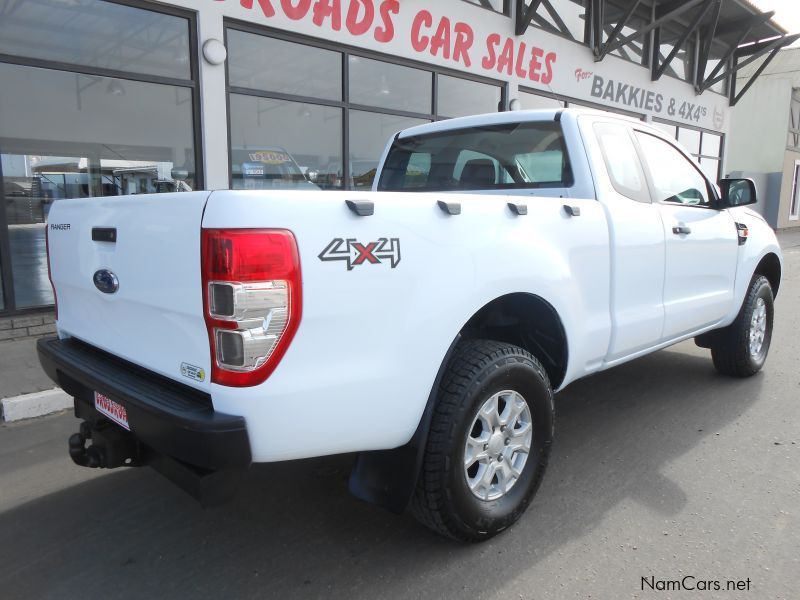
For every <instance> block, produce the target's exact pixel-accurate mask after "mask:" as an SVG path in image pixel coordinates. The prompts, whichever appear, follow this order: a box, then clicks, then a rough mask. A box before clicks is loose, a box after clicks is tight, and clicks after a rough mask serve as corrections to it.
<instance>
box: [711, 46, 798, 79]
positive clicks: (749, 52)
mask: <svg viewBox="0 0 800 600" xmlns="http://www.w3.org/2000/svg"><path fill="white" fill-rule="evenodd" d="M797 39H800V33H795V34H794V35H784V36H781V37H779V38H777V39H772V40H767V41H765V42H759V43H757V44H753V47H752V48H750V47H748V46H745V47H744V48H735V49H734V50H735V51H734V64H733V65H732V66H731V67H729V68H728V69H726V70H725V72H724V73H722V74H721V75H717V76H716V77H714V78H713V79H712V78H711V75H709V76H708V77H707V78H706V80H705V82H704V83H703V89H706V88H708V87H710V86H712V85H714V84H715V83H717V82H718V81H722V80H723V79H725V78H726V77H727V76H728V75H730V76H731V77H732V78H733V77H734V76H735V75H736V72H737V71H738V70H739V69H741V68H742V67H746V66H747V65H749V64H750V63H751V62H753V61H754V60H757V59H758V58H760V57H761V56H763V55H764V54H766V53H767V52H771V51H772V50H779V49H781V48H783V47H784V46H788V45H789V44H791V43H792V42H794V41H796V40H797ZM756 47H757V48H756ZM740 56H747V57H748V58H747V59H746V60H744V61H743V62H741V63H739V62H738V60H739V57H740ZM770 60H772V59H770ZM720 64H722V63H720ZM718 66H719V65H718ZM762 70H763V69H762ZM732 87H733V86H731V88H732Z"/></svg>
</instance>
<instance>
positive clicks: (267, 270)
mask: <svg viewBox="0 0 800 600" xmlns="http://www.w3.org/2000/svg"><path fill="white" fill-rule="evenodd" d="M202 269H203V310H204V312H205V315H204V316H205V320H206V326H207V327H208V337H209V341H210V344H211V381H213V382H214V383H219V384H221V385H228V386H234V387H244V386H250V385H257V384H259V383H262V382H263V381H264V380H266V379H267V377H269V376H270V374H271V373H272V372H273V371H274V370H275V367H276V366H277V365H278V363H279V362H280V360H281V358H283V355H284V354H285V352H286V349H287V348H288V346H289V344H290V343H291V341H292V338H293V337H294V334H295V332H296V331H297V326H298V325H299V324H300V316H301V312H302V293H301V282H300V257H299V255H298V252H297V242H296V240H295V238H294V235H292V232H290V231H287V230H285V229H204V230H203V233H202Z"/></svg>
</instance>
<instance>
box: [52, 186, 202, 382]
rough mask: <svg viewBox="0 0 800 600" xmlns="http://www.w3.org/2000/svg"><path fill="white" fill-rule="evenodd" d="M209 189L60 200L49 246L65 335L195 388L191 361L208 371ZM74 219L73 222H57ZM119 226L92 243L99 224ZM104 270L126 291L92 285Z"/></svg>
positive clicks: (62, 332) (56, 204)
mask: <svg viewBox="0 0 800 600" xmlns="http://www.w3.org/2000/svg"><path fill="white" fill-rule="evenodd" d="M208 196H209V192H176V193H171V194H154V195H138V196H119V197H107V198H86V199H80V200H59V201H58V202H55V203H54V204H53V207H52V209H51V213H50V215H49V219H48V223H49V225H48V245H49V256H50V267H51V272H52V278H53V284H54V286H55V289H56V293H57V301H58V330H59V333H60V335H61V336H69V337H76V338H78V339H80V340H82V341H85V342H87V343H90V344H92V345H94V346H96V347H98V348H100V349H102V350H105V351H107V352H110V353H112V354H115V355H117V356H120V357H121V358H124V359H126V360H128V361H130V362H133V363H135V364H138V365H140V366H143V367H146V368H148V369H150V370H152V371H155V372H156V373H159V374H160V375H164V376H166V377H170V378H173V379H177V380H179V381H181V382H182V383H185V384H187V385H190V386H192V387H195V388H198V389H203V390H208V387H209V378H208V377H205V378H204V380H203V381H198V380H197V379H190V378H187V377H181V373H180V370H181V364H182V363H187V364H190V365H192V366H194V367H198V368H200V369H203V370H204V372H205V373H210V372H211V371H210V363H211V355H210V353H209V343H208V332H207V331H206V325H205V321H204V319H203V297H202V293H201V290H202V286H201V281H200V223H201V220H202V216H203V208H204V207H205V204H206V200H207V198H208ZM59 224H69V229H58V228H57V226H58V225H59ZM94 227H115V228H116V229H117V241H116V243H113V244H112V243H108V242H95V241H92V228H94ZM99 269H110V270H111V271H113V272H114V273H115V274H116V275H117V277H118V278H119V291H118V292H117V293H115V294H102V293H100V292H99V291H98V290H97V289H95V286H94V285H93V283H92V278H93V275H94V273H95V272H96V271H97V270H99Z"/></svg>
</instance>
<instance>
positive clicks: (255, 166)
mask: <svg viewBox="0 0 800 600" xmlns="http://www.w3.org/2000/svg"><path fill="white" fill-rule="evenodd" d="M230 107H231V108H230V110H231V112H230V115H231V117H230V118H231V166H232V171H231V175H232V180H233V181H232V183H233V188H234V189H276V188H283V189H286V188H299V189H319V188H323V189H334V188H341V187H342V186H343V184H344V181H343V179H342V109H340V108H333V107H329V106H319V105H315V104H310V103H302V102H289V101H285V100H272V99H268V98H258V97H255V96H244V95H241V94H231V97H230Z"/></svg>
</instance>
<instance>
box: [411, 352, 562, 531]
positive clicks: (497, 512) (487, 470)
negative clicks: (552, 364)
mask: <svg viewBox="0 0 800 600" xmlns="http://www.w3.org/2000/svg"><path fill="white" fill-rule="evenodd" d="M552 438H553V392H552V389H551V387H550V382H549V380H548V378H547V374H546V373H545V370H544V368H543V367H542V365H541V363H539V361H538V360H537V359H536V358H535V357H533V356H532V355H531V354H529V353H528V352H526V351H525V350H523V349H522V348H518V347H517V346H513V345H511V344H504V343H500V342H494V341H489V340H469V341H466V342H462V343H461V344H460V346H459V347H458V348H457V349H456V352H455V355H454V356H453V358H452V360H451V361H450V363H449V365H448V367H447V371H446V372H445V375H444V377H443V378H442V383H441V386H440V389H439V397H438V402H437V404H436V408H435V411H434V415H433V419H432V422H431V429H430V433H429V435H428V441H427V445H426V448H425V456H424V459H423V465H422V471H421V473H420V476H419V480H418V483H417V489H416V492H415V495H414V498H413V499H412V504H411V507H412V511H413V513H414V515H415V516H416V517H417V519H419V520H420V521H421V522H422V523H423V524H424V525H426V526H428V527H429V528H431V529H433V530H434V531H436V532H438V533H441V534H442V535H445V536H448V537H451V538H453V539H456V540H459V541H468V542H475V541H482V540H485V539H489V538H490V537H492V536H494V535H496V534H497V533H499V532H501V531H503V530H504V529H506V528H507V527H509V526H510V525H512V524H513V523H514V522H515V521H516V520H517V519H519V518H520V516H521V515H522V513H523V512H525V509H526V508H527V507H528V504H530V502H531V500H532V498H533V496H534V494H535V493H536V490H537V488H538V487H539V484H540V483H541V480H542V476H543V475H544V471H545V467H546V465H547V459H548V456H549V453H550V445H551V442H552Z"/></svg>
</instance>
